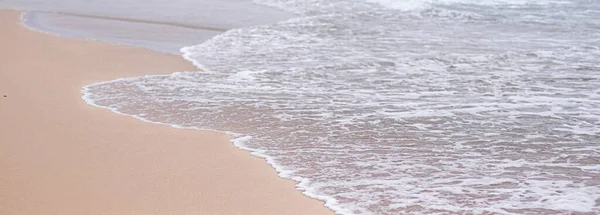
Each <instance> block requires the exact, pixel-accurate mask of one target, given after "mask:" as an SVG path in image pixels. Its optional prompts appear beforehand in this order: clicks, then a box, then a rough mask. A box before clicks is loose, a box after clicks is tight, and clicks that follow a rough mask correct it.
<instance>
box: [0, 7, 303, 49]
mask: <svg viewBox="0 0 600 215" xmlns="http://www.w3.org/2000/svg"><path fill="white" fill-rule="evenodd" d="M0 8H13V9H18V10H23V11H27V12H26V13H25V14H24V15H23V17H22V18H23V24H25V26H27V27H29V28H30V29H33V30H39V31H43V32H46V33H51V34H55V35H59V36H63V37H75V38H85V39H91V40H99V41H108V42H113V43H119V44H126V45H132V46H138V47H143V48H146V49H150V50H154V51H160V52H166V53H171V54H180V52H179V49H181V47H184V46H189V45H195V44H199V43H202V42H204V41H206V40H208V39H210V38H212V37H214V36H215V35H218V34H221V33H223V32H225V31H227V30H229V29H234V28H241V27H246V26H253V25H261V24H268V23H274V22H277V21H280V20H286V19H289V18H292V17H294V14H292V13H289V12H285V11H282V10H279V9H276V8H271V7H268V6H265V5H259V4H253V3H252V1H251V0H218V1H215V0H152V1H144V0H85V1H82V0H0Z"/></svg>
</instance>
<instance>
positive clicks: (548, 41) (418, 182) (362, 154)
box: [84, 0, 600, 214]
mask: <svg viewBox="0 0 600 215" xmlns="http://www.w3.org/2000/svg"><path fill="white" fill-rule="evenodd" d="M382 2H383V3H382ZM408 2H409V3H410V2H411V1H408ZM415 2H416V1H415ZM490 2H491V3H490ZM490 2H487V4H484V3H476V2H474V1H473V2H468V1H446V2H442V3H440V2H439V1H431V2H430V3H427V4H426V5H424V6H423V5H421V6H419V7H412V8H409V9H406V10H405V9H403V10H396V9H394V8H392V7H389V6H386V5H387V4H388V3H396V2H395V1H387V2H384V1H380V2H374V1H358V0H345V1H343V0H335V1H324V0H323V1H321V0H311V1H299V0H298V1H296V0H278V1H274V0H268V1H267V0H261V1H260V2H259V3H263V4H267V5H271V6H277V7H280V8H286V9H287V10H289V11H293V12H296V13H298V14H302V15H303V17H302V18H297V19H293V20H288V21H285V22H281V23H276V24H272V25H263V26H255V27H249V28H241V29H233V30H230V31H227V32H225V33H223V34H221V35H219V36H216V37H214V38H213V39H211V40H209V41H207V42H205V43H203V44H199V45H197V46H192V47H186V48H184V49H182V51H183V52H184V57H185V58H186V59H188V60H190V61H192V62H194V63H195V64H196V65H197V66H198V67H199V68H200V69H201V70H202V71H200V72H178V73H174V74H171V75H155V76H144V77H136V78H126V79H119V80H114V81H109V82H104V83H98V84H93V85H90V86H87V87H86V88H85V89H84V98H85V99H86V100H87V101H88V102H89V103H91V104H94V105H98V106H101V107H105V108H110V109H112V110H114V111H116V112H119V113H122V114H127V115H132V116H135V117H138V118H141V119H144V120H148V121H151V122H158V123H165V124H171V125H176V126H182V127H193V128H198V129H213V130H220V131H229V132H234V133H237V134H240V137H241V138H239V139H237V141H236V142H235V143H236V145H237V146H239V147H242V148H244V149H248V150H250V151H252V152H253V154H255V155H258V156H262V157H265V158H267V160H268V161H269V163H270V164H272V165H273V166H274V167H275V168H276V169H277V171H278V172H280V175H281V176H283V177H288V178H292V179H294V180H297V181H298V182H300V184H299V185H298V187H299V188H300V189H302V190H304V191H305V194H307V195H309V196H312V197H315V198H319V199H323V200H325V201H327V206H328V207H330V208H332V209H334V210H335V211H336V212H338V213H340V214H398V213H409V214H457V213H460V214H567V213H570V212H581V213H590V214H595V213H600V144H599V143H600V67H598V65H599V64H600V60H599V59H600V46H599V45H598V44H600V40H599V39H598V38H600V29H599V28H597V26H600V22H599V21H598V20H597V19H595V18H594V16H595V14H598V12H599V11H600V4H596V3H590V2H589V1H561V2H558V1H554V2H548V1H546V2H544V3H540V2H541V1H490ZM380 3H381V4H380ZM404 3H406V2H404ZM557 5H560V7H558V6H557Z"/></svg>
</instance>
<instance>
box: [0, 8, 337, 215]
mask: <svg viewBox="0 0 600 215" xmlns="http://www.w3.org/2000/svg"><path fill="white" fill-rule="evenodd" d="M19 16H20V13H19V12H17V11H8V10H0V35H2V36H0V47H1V49H0V173H1V174H2V176H1V177H0V214H11V215H18V214H27V215H30V214H61V215H66V214H78V215H79V214H128V215H131V214H144V215H151V214H310V215H319V214H332V212H331V211H329V210H328V209H326V208H325V207H324V206H323V203H322V202H320V201H317V200H314V199H310V198H308V197H306V196H303V195H302V194H301V193H300V191H298V190H296V189H295V188H294V184H295V183H294V182H293V181H290V180H284V179H281V178H279V177H278V176H277V173H276V172H275V171H274V170H273V169H272V168H271V167H270V166H269V165H268V164H267V163H266V162H265V161H264V160H262V159H259V158H256V157H252V156H250V155H249V154H248V152H246V151H242V150H238V149H236V148H235V147H234V146H233V145H232V144H231V143H229V142H228V136H226V135H224V134H221V133H216V132H204V131H195V130H182V129H174V128H171V127H168V126H160V125H154V124H149V123H144V122H142V121H139V120H136V119H134V118H131V117H126V116H122V115H117V114H115V113H112V112H110V111H108V110H104V109H100V108H96V107H93V106H90V105H88V104H86V103H85V102H84V101H83V100H82V99H81V92H80V90H81V88H82V87H83V86H85V85H87V84H91V83H95V82H99V81H106V80H112V79H116V78H120V77H132V76H141V75H147V74H164V73H171V72H176V71H193V70H196V68H195V67H194V66H192V65H191V64H190V63H189V62H187V61H185V60H184V59H182V58H181V57H179V56H173V55H168V54H162V53H158V52H152V51H147V50H144V49H140V48H134V47H127V46H121V45H115V44H108V43H101V42H93V41H85V40H78V39H67V38H59V37H55V36H51V35H48V34H42V33H39V32H34V31H30V30H27V29H26V28H24V27H23V26H21V25H20V24H19Z"/></svg>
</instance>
